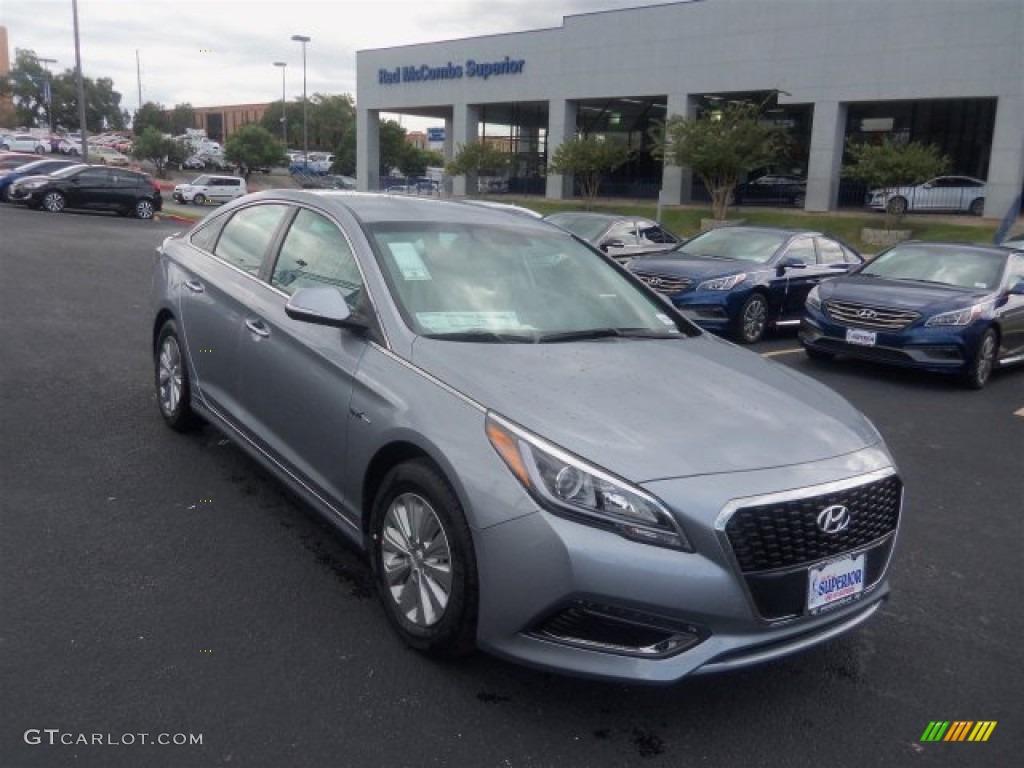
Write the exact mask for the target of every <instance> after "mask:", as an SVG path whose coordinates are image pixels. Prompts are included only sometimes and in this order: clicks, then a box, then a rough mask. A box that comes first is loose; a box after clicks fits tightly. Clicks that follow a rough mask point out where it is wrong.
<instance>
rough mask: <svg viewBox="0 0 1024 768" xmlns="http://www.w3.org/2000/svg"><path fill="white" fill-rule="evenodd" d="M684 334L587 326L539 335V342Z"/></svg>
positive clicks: (678, 335) (662, 337)
mask: <svg viewBox="0 0 1024 768" xmlns="http://www.w3.org/2000/svg"><path fill="white" fill-rule="evenodd" d="M682 335H683V334H681V333H669V332H668V331H652V330H650V329H648V328H586V329H584V330H581V331H552V332H549V333H542V334H540V336H538V337H537V343H538V344H545V343H548V342H553V341H585V340H588V339H607V338H610V337H625V338H630V339H669V338H678V337H681V336H682Z"/></svg>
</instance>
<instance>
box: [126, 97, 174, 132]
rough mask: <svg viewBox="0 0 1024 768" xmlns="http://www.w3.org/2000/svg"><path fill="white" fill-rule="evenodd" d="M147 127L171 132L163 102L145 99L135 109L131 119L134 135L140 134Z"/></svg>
mask: <svg viewBox="0 0 1024 768" xmlns="http://www.w3.org/2000/svg"><path fill="white" fill-rule="evenodd" d="M147 128H156V129H157V130H158V131H160V133H170V132H171V122H170V120H169V119H168V117H167V111H166V110H165V109H164V105H163V104H157V103H155V102H152V101H147V102H146V103H145V104H143V105H142V106H141V107H139V108H138V109H137V110H135V116H134V118H133V119H132V130H133V131H134V132H135V135H136V136H141V135H142V133H143V131H145V130H146V129H147Z"/></svg>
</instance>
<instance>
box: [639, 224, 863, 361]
mask: <svg viewBox="0 0 1024 768" xmlns="http://www.w3.org/2000/svg"><path fill="white" fill-rule="evenodd" d="M863 261H864V258H863V257H862V256H861V255H860V254H859V253H858V252H857V251H856V250H855V249H853V248H852V247H850V246H849V245H847V244H846V243H843V242H840V241H839V240H837V239H835V238H833V237H829V236H828V235H824V234H822V233H821V232H813V231H809V230H799V229H778V228H774V227H720V228H718V229H712V230H709V231H707V232H704V233H702V234H700V235H697V236H696V237H694V238H692V239H691V240H688V241H687V242H685V243H683V244H682V245H680V246H678V247H676V248H674V249H673V250H671V251H667V252H663V253H655V254H649V255H647V256H641V257H637V258H636V259H634V260H633V261H632V262H631V263H630V264H629V265H628V269H629V270H630V271H631V272H633V273H634V274H635V275H636V276H637V277H638V278H640V280H641V281H643V282H644V283H646V284H647V285H648V286H649V287H651V288H653V289H654V290H655V291H657V292H658V293H660V294H662V295H663V296H665V297H666V298H667V299H668V300H669V301H671V302H672V304H673V305H675V306H676V307H677V308H678V309H679V310H680V311H681V312H683V314H685V315H686V316H687V317H688V318H689V319H691V320H692V321H693V322H695V323H697V324H698V325H700V326H701V327H703V328H706V329H707V330H710V331H715V332H717V333H726V334H729V335H731V336H732V337H733V338H735V339H736V340H737V341H739V342H742V343H744V344H753V343H754V342H755V341H759V340H760V339H761V338H762V337H763V336H764V334H765V333H766V332H767V331H768V330H769V329H771V328H773V327H777V326H785V325H792V326H796V325H798V324H799V323H800V318H801V317H802V316H803V309H804V299H805V298H806V297H807V294H808V292H809V291H810V290H811V288H812V287H814V286H815V285H817V284H818V282H820V281H821V280H823V279H826V278H829V277H835V276H836V275H840V274H843V273H844V272H847V271H848V270H849V269H851V268H852V267H855V266H859V265H860V264H862V263H863Z"/></svg>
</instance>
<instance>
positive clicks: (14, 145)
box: [0, 133, 46, 155]
mask: <svg viewBox="0 0 1024 768" xmlns="http://www.w3.org/2000/svg"><path fill="white" fill-rule="evenodd" d="M0 150H3V151H5V152H6V151H10V152H34V153H35V154H37V155H45V154H46V142H44V141H43V140H42V139H41V138H39V137H38V136H33V135H32V134H30V133H14V134H10V135H7V136H4V137H3V139H0Z"/></svg>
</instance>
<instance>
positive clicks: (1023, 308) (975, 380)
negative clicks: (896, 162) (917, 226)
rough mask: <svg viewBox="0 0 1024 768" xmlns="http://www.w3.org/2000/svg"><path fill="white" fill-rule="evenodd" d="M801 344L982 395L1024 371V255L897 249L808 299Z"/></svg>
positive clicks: (923, 245) (943, 247)
mask: <svg viewBox="0 0 1024 768" xmlns="http://www.w3.org/2000/svg"><path fill="white" fill-rule="evenodd" d="M800 341H801V343H803V345H804V348H805V349H806V350H807V354H808V356H810V357H812V358H815V359H818V360H824V359H831V358H833V357H835V356H836V355H847V356H849V357H857V358H863V359H867V360H874V361H876V362H880V363H887V364H889V365H899V366H904V367H908V368H919V369H921V370H926V371H935V372H939V373H952V374H958V375H959V376H960V378H961V380H962V381H963V383H964V384H966V385H967V386H968V387H971V388H972V389H981V388H982V387H983V386H985V384H986V383H987V382H988V379H989V376H990V375H991V374H992V371H993V370H994V369H995V368H997V367H999V366H1003V365H1010V364H1011V363H1019V362H1024V252H1022V251H1019V250H1016V249H1014V248H1012V247H1003V246H998V245H969V244H966V243H938V242H906V243H900V244H899V245H895V246H893V247H892V248H890V249H888V250H886V251H883V252H882V253H880V254H879V255H878V256H876V257H875V258H874V259H873V260H872V261H871V262H870V263H868V264H866V265H864V266H863V267H862V268H860V269H857V270H854V271H853V272H851V273H850V274H849V275H845V276H842V277H838V278H836V279H835V280H829V281H828V282H826V283H822V284H821V285H819V286H817V287H816V288H815V289H814V290H812V291H811V293H810V295H809V296H808V297H807V304H806V314H805V316H804V319H803V322H802V323H801V325H800Z"/></svg>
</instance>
